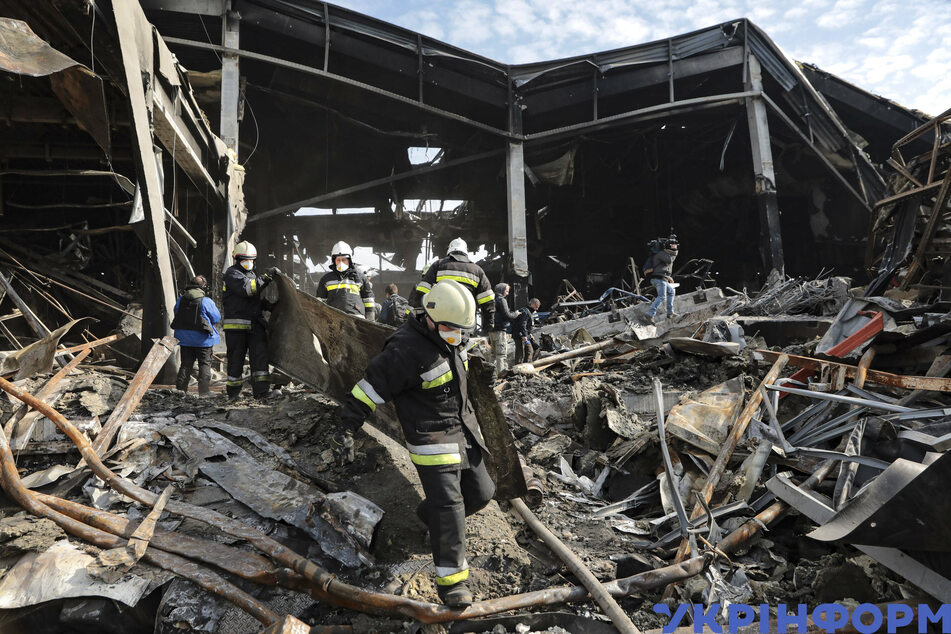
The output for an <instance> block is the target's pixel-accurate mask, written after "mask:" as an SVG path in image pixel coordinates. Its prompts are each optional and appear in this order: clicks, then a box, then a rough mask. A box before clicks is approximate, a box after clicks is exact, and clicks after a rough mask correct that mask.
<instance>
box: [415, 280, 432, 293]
mask: <svg viewBox="0 0 951 634" xmlns="http://www.w3.org/2000/svg"><path fill="white" fill-rule="evenodd" d="M416 290H417V291H419V292H420V293H422V294H423V295H425V294H426V293H428V292H429V291H431V290H433V286H432V284H430V283H429V282H423V281H422V280H420V282H419V284H417V285H416Z"/></svg>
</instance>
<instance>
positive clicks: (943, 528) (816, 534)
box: [809, 453, 951, 552]
mask: <svg viewBox="0 0 951 634" xmlns="http://www.w3.org/2000/svg"><path fill="white" fill-rule="evenodd" d="M949 479H951V453H945V454H943V455H942V456H941V457H940V458H938V459H937V460H936V461H935V462H933V463H932V464H930V465H928V466H925V465H922V464H918V463H916V462H912V461H910V460H905V459H903V458H899V459H898V460H895V461H894V462H893V463H892V464H891V466H889V467H888V468H887V469H886V470H885V471H883V472H882V474H881V475H879V476H878V477H877V478H875V480H873V481H872V482H871V483H870V484H869V485H868V486H867V487H865V488H864V489H863V490H862V491H861V492H860V493H859V494H858V495H856V496H855V497H854V498H853V499H852V500H850V501H849V503H848V504H847V505H845V506H844V507H843V508H842V510H841V511H840V512H839V513H838V514H837V515H836V516H835V517H833V518H832V519H831V520H829V521H828V522H826V523H825V524H823V525H822V526H820V527H819V528H817V529H816V530H814V531H812V532H811V533H809V536H810V537H812V538H814V539H818V540H820V541H836V540H843V541H847V542H849V543H852V544H867V545H870V546H885V547H890V548H902V549H908V550H927V551H941V552H951V539H949V538H951V504H949V503H948V501H947V500H946V498H945V496H942V495H935V493H936V492H937V491H941V490H943V487H944V486H946V484H947V482H948V481H949ZM912 518H914V519H912Z"/></svg>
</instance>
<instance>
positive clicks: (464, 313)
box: [422, 280, 476, 328]
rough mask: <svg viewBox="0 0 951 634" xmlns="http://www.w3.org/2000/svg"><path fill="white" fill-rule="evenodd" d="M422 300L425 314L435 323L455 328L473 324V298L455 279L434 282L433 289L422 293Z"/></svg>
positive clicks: (468, 326)
mask: <svg viewBox="0 0 951 634" xmlns="http://www.w3.org/2000/svg"><path fill="white" fill-rule="evenodd" d="M422 301H423V309H424V310H425V311H426V314H427V315H429V318H430V319H432V320H433V321H434V322H436V323H437V324H446V325H447V326H455V327H456V328H472V327H473V326H475V319H476V304H475V299H474V298H473V297H472V293H470V292H469V291H467V290H466V289H465V288H464V287H463V286H462V284H460V283H459V282H457V281H455V280H443V281H441V282H436V284H434V285H433V289H432V290H431V291H429V292H428V293H426V294H425V295H423V299H422Z"/></svg>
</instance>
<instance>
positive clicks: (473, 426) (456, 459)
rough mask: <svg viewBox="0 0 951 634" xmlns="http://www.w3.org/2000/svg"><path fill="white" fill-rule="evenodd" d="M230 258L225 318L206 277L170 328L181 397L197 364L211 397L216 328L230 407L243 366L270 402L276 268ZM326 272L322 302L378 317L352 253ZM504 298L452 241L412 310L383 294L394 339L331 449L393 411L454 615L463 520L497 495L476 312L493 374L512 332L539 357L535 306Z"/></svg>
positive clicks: (527, 356)
mask: <svg viewBox="0 0 951 634" xmlns="http://www.w3.org/2000/svg"><path fill="white" fill-rule="evenodd" d="M232 256H233V260H234V262H233V265H232V266H231V267H229V268H228V269H227V271H225V274H224V284H223V287H222V305H223V313H224V315H223V316H222V314H221V313H219V311H218V308H217V306H216V305H215V303H214V301H213V300H212V299H211V298H209V297H208V296H207V292H208V283H207V280H206V279H205V278H204V277H203V276H200V275H199V276H196V277H195V278H193V279H192V280H191V281H190V282H189V284H188V285H187V286H186V288H185V290H184V292H183V294H182V295H181V297H180V298H179V300H178V303H177V304H176V306H175V318H174V320H173V322H172V327H173V328H174V330H175V336H176V337H177V338H178V339H179V342H180V344H181V359H182V364H181V369H180V371H179V374H178V379H177V381H176V387H177V388H178V389H179V390H182V391H187V389H188V383H189V381H190V379H191V374H192V372H193V369H194V368H193V366H194V363H195V362H196V361H197V362H198V392H199V395H200V396H205V395H207V394H209V392H210V378H211V362H212V347H213V346H214V345H215V344H217V343H218V342H219V341H220V339H219V336H218V332H217V330H216V326H217V325H218V324H219V323H220V324H221V325H222V330H223V331H224V333H225V343H226V344H227V354H228V364H227V366H228V379H227V384H226V385H227V393H228V396H229V397H232V398H235V397H237V396H238V395H239V394H240V392H241V386H242V382H243V376H242V375H243V371H244V361H245V357H246V356H250V366H251V389H252V394H253V396H255V397H261V396H265V395H266V394H267V393H268V391H269V389H270V381H269V377H270V375H269V372H268V360H267V329H266V325H267V324H266V321H265V318H264V314H263V313H264V311H265V310H268V309H269V308H270V306H269V305H268V302H267V301H266V300H265V299H264V297H263V294H262V291H263V290H264V289H265V288H266V287H267V286H268V284H270V283H271V282H272V281H273V280H274V278H275V276H276V275H277V274H278V273H279V270H278V269H276V268H271V269H268V270H267V271H266V272H264V273H263V274H258V273H257V272H255V270H254V263H255V260H256V259H257V251H256V249H255V248H254V245H252V244H251V243H250V242H246V241H245V242H241V243H239V244H238V245H236V247H235V249H234V251H233V252H232ZM331 266H332V268H331V270H330V271H328V272H327V273H326V274H325V275H324V276H323V277H322V278H321V279H320V281H319V283H318V285H317V297H318V298H320V299H322V300H324V301H325V302H326V303H327V304H328V305H329V306H333V307H334V308H338V309H340V310H342V311H344V312H346V313H348V314H351V315H353V316H355V317H361V318H367V319H373V318H374V317H375V309H376V302H375V299H374V295H373V286H372V284H371V282H370V280H369V279H368V278H367V276H366V274H365V273H363V272H362V271H361V270H360V269H358V268H357V267H356V266H355V265H354V262H353V251H352V249H351V248H350V246H349V245H348V244H347V243H345V242H338V243H336V244H335V245H334V246H333V248H332V254H331ZM508 294H509V286H508V285H507V284H504V283H502V284H498V285H497V286H496V287H495V289H493V287H492V285H491V284H490V283H489V279H488V277H487V276H486V274H485V272H484V271H483V270H482V268H481V267H480V266H479V265H478V264H476V263H474V262H472V261H471V259H470V258H469V254H468V247H467V245H466V243H465V241H464V240H462V239H461V238H457V239H455V240H453V241H452V242H451V243H450V245H449V249H448V252H447V254H446V256H445V257H443V258H441V259H439V260H438V261H435V262H433V263H431V264H430V266H428V267H427V268H426V270H425V272H424V274H423V276H422V279H420V281H419V283H418V284H417V285H416V287H415V288H414V289H413V292H412V293H411V294H410V296H409V299H408V300H407V299H404V298H402V297H401V296H400V295H399V292H398V288H397V287H396V285H394V284H390V285H388V286H387V288H386V296H387V297H386V301H384V302H383V304H382V306H381V311H380V320H381V321H383V322H385V323H387V324H390V325H392V326H396V327H397V329H396V331H395V332H394V333H393V334H392V335H391V336H390V337H389V339H387V341H386V344H385V345H384V348H383V350H382V351H381V352H380V354H378V355H377V356H376V357H374V358H373V359H372V360H371V361H370V363H369V364H368V365H367V368H366V370H365V374H364V377H363V379H361V380H360V381H359V382H358V383H357V384H356V385H355V386H354V387H353V389H352V391H351V393H350V395H349V396H348V397H347V399H346V400H345V402H344V404H343V407H342V408H341V414H340V429H339V430H338V432H337V433H335V434H334V436H333V439H332V441H333V447H334V449H335V451H336V452H337V453H338V454H341V455H348V456H350V457H351V459H352V456H353V446H354V441H353V434H354V433H355V432H356V431H357V430H358V429H359V428H360V426H361V425H362V423H363V421H364V419H365V418H366V417H367V416H369V415H370V414H371V413H372V412H374V411H375V410H376V408H377V407H378V406H379V405H382V404H383V403H386V402H390V401H392V402H393V403H394V405H395V407H396V412H397V415H398V417H399V419H400V422H401V424H402V428H403V434H404V437H405V441H406V447H407V449H408V451H409V455H410V458H411V460H412V462H413V464H414V465H415V467H416V469H417V472H418V474H419V479H420V482H421V484H422V487H423V491H424V494H425V499H424V500H423V501H422V503H421V504H420V505H419V507H418V508H417V510H416V513H417V516H418V517H419V519H420V520H421V521H422V522H423V524H425V525H426V527H427V528H428V530H429V535H430V542H431V548H432V552H433V560H434V563H435V567H436V584H437V589H438V594H439V596H440V598H441V600H442V601H443V602H444V603H446V604H447V605H449V606H453V607H463V606H466V605H469V604H470V603H471V602H472V593H471V591H470V590H469V588H468V586H467V585H466V579H467V578H468V576H469V566H468V563H467V561H466V546H465V533H466V531H465V518H466V516H468V515H471V514H473V513H475V512H477V511H479V510H480V509H482V508H484V507H485V506H486V505H487V504H488V503H489V501H490V500H491V499H492V496H493V494H494V492H495V484H494V483H493V482H492V479H491V478H490V477H489V474H488V472H487V471H486V467H485V462H484V457H485V454H484V452H485V451H486V444H485V440H484V438H483V436H482V431H481V429H480V427H479V423H478V421H477V419H476V416H475V410H474V408H473V405H472V403H471V402H470V401H469V397H468V392H467V389H466V378H467V377H466V373H467V371H468V368H469V356H468V352H469V346H468V345H467V342H468V341H469V340H470V336H471V335H472V333H473V331H474V329H475V327H476V311H477V310H479V311H481V314H482V326H483V330H485V331H487V332H488V335H489V341H490V346H491V349H492V357H493V367H494V369H495V370H496V371H497V372H498V371H502V370H504V369H505V366H506V356H507V353H506V345H505V341H506V338H505V331H506V328H508V327H511V330H512V335H513V338H514V340H515V345H516V362H525V361H531V360H532V359H534V358H535V356H536V354H537V351H538V344H537V343H536V342H535V339H534V337H533V333H532V331H533V314H534V312H535V311H537V310H538V307H539V304H540V303H539V301H538V300H537V299H532V300H531V301H529V302H528V304H527V305H526V306H524V307H522V308H521V309H519V310H517V311H512V310H510V309H509V306H508V302H507V300H506V297H507V296H508Z"/></svg>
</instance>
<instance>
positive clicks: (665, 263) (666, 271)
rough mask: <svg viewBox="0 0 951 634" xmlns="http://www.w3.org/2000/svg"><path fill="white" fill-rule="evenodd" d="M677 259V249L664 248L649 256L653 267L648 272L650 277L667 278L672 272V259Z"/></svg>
mask: <svg viewBox="0 0 951 634" xmlns="http://www.w3.org/2000/svg"><path fill="white" fill-rule="evenodd" d="M676 259H677V251H673V250H671V249H664V250H663V251H658V252H657V253H655V254H654V255H653V256H652V258H651V266H652V268H653V269H654V270H653V271H651V272H650V279H652V280H653V279H667V278H668V277H670V276H671V275H673V274H674V260H676Z"/></svg>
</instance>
